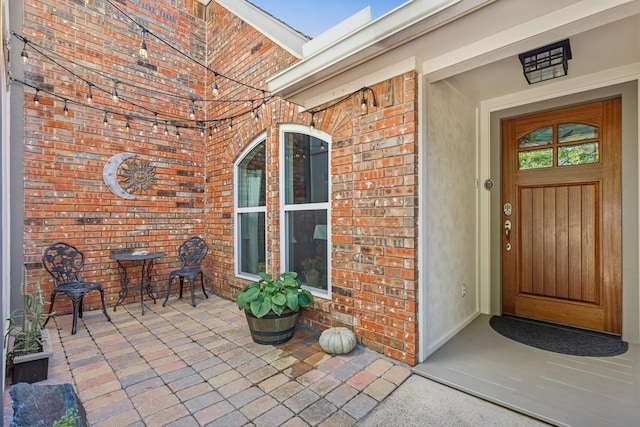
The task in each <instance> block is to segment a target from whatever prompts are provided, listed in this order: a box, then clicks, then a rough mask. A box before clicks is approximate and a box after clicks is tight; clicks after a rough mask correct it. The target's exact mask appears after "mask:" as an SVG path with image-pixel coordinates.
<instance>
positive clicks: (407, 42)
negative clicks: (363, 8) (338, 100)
mask: <svg viewBox="0 0 640 427" xmlns="http://www.w3.org/2000/svg"><path fill="white" fill-rule="evenodd" d="M438 3H439V4H438V5H435V4H434V1H433V0H431V1H428V0H413V1H410V2H408V3H405V4H404V5H402V6H400V7H398V8H397V9H395V10H393V11H391V12H389V13H388V14H387V15H384V16H383V17H381V18H379V19H378V20H376V21H372V22H370V23H369V24H368V25H365V26H363V27H361V28H360V29H359V30H358V31H356V32H354V33H352V34H349V35H347V36H346V37H344V38H342V39H340V40H337V41H335V42H334V43H332V44H330V45H327V46H326V47H325V48H324V49H318V50H316V51H315V52H314V53H313V54H311V55H309V56H305V57H304V58H303V59H302V60H301V61H300V62H299V63H297V64H295V65H293V66H291V67H289V68H288V69H286V70H284V71H283V72H281V73H279V74H278V75H276V76H274V77H273V78H271V79H270V80H268V81H267V83H268V85H269V88H270V90H271V91H272V92H273V93H274V94H276V95H279V96H282V97H284V98H285V99H288V100H290V101H292V102H295V103H297V104H299V105H302V106H304V107H305V108H312V107H314V106H316V105H319V104H321V103H323V102H327V101H329V100H331V99H335V97H336V96H340V95H343V94H345V93H349V92H352V91H354V90H357V89H358V88H360V87H363V86H366V85H371V84H373V83H376V82H379V81H381V80H384V79H385V78H390V77H393V76H397V75H399V74H400V73H403V72H407V71H410V70H415V71H417V72H419V73H421V74H423V75H424V76H425V78H426V79H427V81H429V82H435V81H439V80H443V79H447V78H450V77H453V76H457V75H460V74H462V73H465V72H468V71H470V70H476V69H479V68H481V67H484V66H486V65H488V64H493V63H496V62H499V61H504V60H506V59H512V58H516V59H515V61H517V55H518V54H519V53H521V52H524V51H527V50H531V49H534V48H537V47H540V46H543V45H545V44H549V43H552V42H555V41H557V40H560V39H564V38H569V37H571V36H573V35H576V34H580V33H584V32H586V31H589V30H591V29H595V28H600V27H602V28H604V27H605V26H606V25H607V24H611V23H614V22H616V21H619V20H622V19H624V18H628V17H630V16H632V15H637V14H639V13H640V0H607V1H594V0H557V1H554V2H531V1H529V0H509V1H506V0H497V1H494V0H456V1H440V2H438ZM631 43H632V44H633V42H632V41H631ZM635 45H636V46H637V41H636V43H635ZM635 55H636V56H637V53H635ZM596 60H597V59H596ZM394 73H395V74H394ZM516 74H517V73H516ZM514 77H517V78H520V77H521V75H520V76H514Z"/></svg>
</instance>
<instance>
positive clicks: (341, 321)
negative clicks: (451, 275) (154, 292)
mask: <svg viewBox="0 0 640 427" xmlns="http://www.w3.org/2000/svg"><path fill="white" fill-rule="evenodd" d="M169 3H170V4H169ZM115 4H116V5H118V7H122V8H124V9H125V10H126V11H127V13H130V14H132V15H133V16H134V18H135V19H136V20H138V22H141V23H143V24H144V25H145V26H146V27H148V28H150V30H151V31H154V32H156V33H159V34H161V35H162V36H163V37H164V40H167V41H170V42H171V44H173V45H174V46H176V47H178V48H179V49H181V50H182V51H184V52H186V53H187V54H189V55H190V56H191V57H192V58H195V59H197V60H199V61H200V60H202V61H206V62H207V65H208V67H209V68H210V69H211V70H215V71H216V72H218V73H220V74H223V75H228V76H233V77H235V78H237V79H239V80H242V81H243V82H245V83H247V84H249V85H251V86H255V87H258V88H265V89H266V86H265V80H266V79H267V78H268V77H269V76H271V75H273V74H275V73H277V72H279V71H281V70H283V69H285V68H286V67H288V66H289V65H291V64H292V63H294V62H295V61H296V59H295V58H294V57H292V56H291V55H290V54H289V53H287V52H285V51H284V50H283V49H282V48H280V47H279V46H277V45H276V44H275V43H273V42H272V41H271V40H270V39H268V38H267V37H264V36H263V35H261V34H260V33H258V32H257V31H256V30H255V29H254V28H253V27H251V26H250V25H248V24H246V23H244V22H242V21H241V20H240V19H238V18H237V17H235V16H234V15H232V14H231V13H229V12H228V11H226V10H225V9H224V8H223V7H221V6H220V5H218V4H217V3H216V2H212V3H211V4H210V5H209V6H207V8H206V9H205V8H203V7H202V6H201V5H199V4H198V3H197V2H195V1H189V0H187V1H184V2H181V4H182V5H179V6H173V4H174V2H155V1H151V0H148V1H145V0H139V1H131V2H120V1H116V2H115ZM116 15H117V14H116V13H115V11H113V10H112V9H111V8H110V7H109V6H107V5H106V4H105V3H104V2H102V1H100V0H95V2H94V4H92V5H89V6H85V4H84V1H72V0H66V1H57V0H45V1H25V28H24V35H25V36H27V37H29V38H33V39H35V40H38V42H39V43H43V44H46V46H47V47H48V49H52V50H55V51H56V52H58V53H59V54H60V55H64V56H70V57H73V58H75V59H74V61H79V62H82V63H87V64H90V66H91V67H93V68H96V69H99V70H100V71H102V72H107V73H108V75H110V76H118V77H119V78H121V79H122V80H131V81H134V82H136V83H138V84H140V85H141V86H146V87H149V88H151V89H153V90H158V91H164V92H166V91H169V92H172V93H176V94H180V95H183V96H187V97H188V96H189V95H192V94H202V96H205V97H207V98H209V97H211V96H210V95H209V94H211V93H212V92H211V89H212V85H213V83H214V80H215V81H216V82H217V84H218V85H219V87H220V97H221V98H224V99H236V100H244V101H243V102H236V103H233V104H232V108H231V109H229V108H228V107H229V105H228V104H222V103H217V102H203V103H202V104H197V106H198V115H199V117H198V119H199V120H205V119H209V120H217V119H220V120H221V121H220V122H219V123H217V125H218V127H219V131H218V132H215V133H212V136H213V137H212V138H208V137H207V136H205V137H201V136H200V133H199V132H198V131H196V130H193V129H191V130H188V129H184V130H181V131H180V133H181V135H182V136H181V139H180V141H178V140H176V139H175V137H174V136H173V134H174V133H175V128H174V127H173V126H172V124H173V122H172V121H171V120H168V123H169V127H170V132H171V135H169V136H164V135H163V134H162V132H158V133H154V132H153V131H152V130H151V129H150V126H149V120H147V121H144V120H137V121H136V120H133V121H131V127H132V132H130V133H126V132H124V131H123V126H124V125H125V122H126V120H125V119H124V118H123V117H113V118H112V117H109V121H110V125H109V126H108V127H107V128H104V127H103V126H102V119H103V113H102V111H100V110H92V109H89V108H86V107H85V106H84V105H83V104H82V102H83V101H82V99H83V97H84V96H85V95H86V92H87V88H86V85H83V84H82V82H80V83H78V82H76V81H74V80H73V79H72V78H71V77H69V76H68V74H67V73H65V72H64V71H63V70H60V69H58V68H56V67H55V66H52V65H48V64H44V63H43V62H37V61H30V63H29V64H28V65H27V66H26V72H27V74H26V77H25V80H26V81H27V82H28V83H30V84H33V85H38V86H39V85H46V86H47V87H48V88H49V89H50V90H52V91H55V93H58V94H61V96H65V97H69V99H72V98H73V99H78V100H79V101H80V104H79V105H73V106H70V110H71V113H70V115H69V116H64V115H63V113H62V108H63V101H61V100H58V99H55V98H52V97H49V96H46V95H44V94H41V95H40V98H41V103H40V106H38V107H36V106H34V104H33V94H34V91H33V90H30V88H26V89H25V96H24V102H25V116H26V120H25V152H26V154H25V188H26V207H25V211H26V212H25V216H26V224H25V245H26V248H25V256H26V262H27V266H28V267H29V268H30V276H31V277H32V279H33V280H41V282H42V283H43V285H44V286H43V287H44V288H45V289H50V281H49V280H48V278H46V277H44V276H43V275H42V269H41V265H40V255H41V253H42V249H43V248H44V247H45V246H46V245H48V244H50V243H52V242H53V241H56V240H66V241H69V242H71V243H74V244H77V245H78V246H79V247H80V248H82V249H84V250H85V252H86V254H87V255H88V261H87V267H86V269H85V270H86V273H85V276H86V277H87V278H90V279H93V280H97V281H100V282H101V283H103V284H104V285H105V288H106V295H107V304H108V305H113V304H114V303H115V301H116V300H117V296H118V295H117V292H118V290H119V289H120V288H119V282H118V278H119V276H118V272H117V269H116V265H115V264H114V263H113V262H112V261H110V260H109V259H108V255H109V253H110V252H111V251H114V250H121V249H123V248H128V249H147V250H163V251H167V252H169V256H167V257H166V258H163V259H161V260H160V261H159V262H158V264H157V268H156V273H155V274H156V277H158V279H159V280H160V283H164V280H166V277H167V275H168V272H169V271H170V269H171V268H175V267H177V265H178V264H179V263H178V259H177V255H176V252H175V248H176V247H177V245H178V244H179V243H181V242H182V241H183V240H184V239H186V238H187V237H189V236H191V235H196V234H202V235H204V237H205V238H206V239H207V241H208V242H209V244H210V248H211V250H210V255H209V256H208V257H207V260H206V264H205V276H206V281H207V283H208V286H209V287H211V288H212V290H213V291H214V292H215V293H216V294H218V295H220V296H223V297H225V298H233V297H234V295H235V293H236V292H237V291H238V290H239V289H241V288H242V287H244V286H245V285H246V284H247V281H246V280H242V279H238V278H236V277H235V275H234V273H233V272H234V229H233V225H234V210H233V195H234V193H233V164H234V162H235V161H236V160H237V158H238V156H239V155H240V153H241V152H242V151H243V150H244V149H245V148H246V147H247V146H248V145H249V144H250V143H251V142H252V141H253V140H254V138H256V137H257V136H258V135H260V134H261V133H262V132H264V133H265V134H266V143H267V162H268V164H267V171H268V176H267V183H268V188H267V234H268V235H267V242H268V259H267V265H268V267H267V268H268V270H269V271H280V265H279V264H280V248H279V245H280V241H279V236H280V224H279V220H280V213H279V207H280V199H279V197H280V195H279V170H278V165H279V155H280V153H279V146H280V145H279V141H278V137H279V125H280V124H282V123H297V124H303V125H308V124H309V122H310V119H311V117H310V115H309V114H308V113H305V112H300V111H299V108H298V106H296V105H293V104H291V103H288V102H286V101H284V100H282V99H278V98H274V99H270V100H269V102H268V103H267V105H266V106H264V107H262V108H260V109H259V110H258V114H259V119H258V120H257V121H256V120H254V119H250V118H249V116H248V114H241V113H243V112H246V111H248V108H250V107H251V105H252V104H254V103H255V106H256V107H257V106H258V105H259V103H258V100H259V99H260V98H261V97H262V96H263V95H264V93H261V92H259V91H258V92H256V91H255V90H252V89H250V88H247V87H245V86H241V85H237V84H233V82H229V81H226V80H225V79H223V78H215V79H214V76H213V74H212V73H210V72H205V71H204V70H203V69H202V67H199V66H197V65H194V64H193V63H191V62H189V61H186V60H185V59H184V57H181V56H180V55H178V54H177V53H176V52H175V51H173V50H172V49H169V48H168V47H166V46H163V45H162V43H159V42H157V41H154V40H153V39H149V38H147V44H148V47H149V52H150V61H149V63H144V62H141V61H140V60H139V58H137V57H136V56H135V50H136V48H137V46H138V45H139V43H140V36H139V33H136V32H135V31H134V30H136V28H135V26H133V25H131V24H130V23H128V22H126V20H125V19H123V18H118V19H115V20H114V16H116ZM30 56H31V57H32V58H33V57H34V56H36V55H35V53H31V52H30ZM109 83H110V81H109V79H107V82H106V83H103V85H105V86H107V87H110V86H109ZM416 87H417V82H416V76H415V75H414V74H412V73H411V74H406V75H402V76H398V77H395V78H393V79H390V80H387V81H384V82H380V83H378V84H375V85H373V86H371V88H372V89H373V90H374V91H375V93H376V95H377V100H378V107H377V108H374V107H371V108H370V110H369V112H368V113H366V114H362V113H361V111H360V105H359V101H360V99H359V98H358V97H357V96H355V97H353V98H349V99H347V100H345V101H343V102H342V103H340V104H338V105H332V104H333V102H329V103H328V104H327V106H329V105H332V106H331V107H330V108H327V109H326V110H323V111H321V112H319V113H317V114H316V115H315V121H316V128H317V129H319V130H322V131H324V132H326V133H328V134H329V135H331V137H332V145H331V172H332V178H331V179H332V192H333V193H332V197H331V205H332V218H331V221H332V236H331V240H332V259H331V269H332V280H333V282H332V290H333V292H332V297H331V299H330V300H329V299H322V298H316V304H315V307H314V309H312V310H306V311H305V313H304V317H303V319H302V322H303V323H305V324H307V325H308V326H311V327H314V328H317V329H319V330H321V329H325V328H326V327H328V326H342V325H344V326H348V327H350V328H352V329H353V330H354V331H355V333H356V335H357V336H358V338H359V340H360V341H361V342H362V343H363V344H364V345H366V346H368V347H371V348H373V349H375V350H377V351H379V352H381V353H384V354H386V355H388V356H390V357H393V358H395V359H398V360H402V361H405V362H407V363H410V364H414V363H416V362H417V352H416V346H417V295H416V294H417V268H416V257H417V244H416V241H417V238H418V236H417V234H416V233H417V203H416V194H417V138H416V123H417V117H416V105H417V98H416ZM122 93H123V94H124V93H127V90H126V89H122ZM128 95H129V96H130V97H131V98H133V100H134V101H135V102H136V103H140V104H141V105H143V106H147V105H152V106H153V110H154V111H156V112H159V113H160V116H168V117H174V118H176V122H177V121H182V122H184V121H186V122H188V108H189V102H188V101H184V100H176V99H167V98H166V97H164V98H163V97H161V96H152V95H150V94H149V93H144V92H139V91H138V92H137V91H134V90H131V91H129V92H128ZM99 97H100V98H104V99H102V100H101V102H103V103H104V104H105V105H107V106H108V107H109V108H111V107H112V105H111V101H110V100H109V99H108V95H107V94H100V95H99ZM252 100H253V101H254V102H252ZM129 108H130V111H131V112H132V113H141V114H143V113H142V112H143V111H144V110H143V109H141V108H140V107H129ZM234 115H236V116H237V118H236V119H234V122H233V128H232V129H229V127H228V121H225V120H224V119H225V118H227V117H230V116H234ZM151 116H153V114H151ZM178 119H180V120H178ZM183 119H184V120H183ZM160 127H161V129H162V128H163V127H164V121H163V120H161V121H160ZM205 133H206V134H208V133H209V130H208V129H206V132H205ZM124 151H130V152H134V153H135V154H137V155H138V156H139V157H140V158H142V159H144V160H147V161H149V162H151V164H152V165H154V166H155V167H156V171H157V175H156V176H157V182H156V184H155V185H154V186H153V188H152V189H151V190H150V191H146V192H144V193H143V194H141V195H139V197H138V198H137V199H136V200H132V201H130V200H125V199H122V198H119V197H117V196H115V195H113V194H112V193H111V192H109V190H108V189H107V188H106V186H105V184H104V183H103V182H102V168H103V166H104V163H105V162H106V161H107V160H108V159H109V158H110V157H111V156H113V155H114V154H117V153H120V152H124ZM159 293H160V294H161V295H164V288H162V289H160V290H159ZM134 299H135V297H130V298H129V300H128V302H130V301H134ZM87 302H88V303H89V304H90V306H91V307H92V308H96V307H97V304H98V301H97V299H96V298H95V297H94V298H93V299H89V300H88V301H87ZM56 307H57V308H56V309H57V311H62V312H64V311H65V309H66V310H67V311H68V306H67V307H64V306H60V307H59V306H56ZM58 309H61V310H58Z"/></svg>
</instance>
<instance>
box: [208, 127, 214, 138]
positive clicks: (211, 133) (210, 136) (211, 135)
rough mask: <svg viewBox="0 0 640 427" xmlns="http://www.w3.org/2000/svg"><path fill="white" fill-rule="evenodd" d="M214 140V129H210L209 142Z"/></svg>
mask: <svg viewBox="0 0 640 427" xmlns="http://www.w3.org/2000/svg"><path fill="white" fill-rule="evenodd" d="M211 139H213V128H209V140H211Z"/></svg>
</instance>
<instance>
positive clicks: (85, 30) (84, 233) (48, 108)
mask: <svg viewBox="0 0 640 427" xmlns="http://www.w3.org/2000/svg"><path fill="white" fill-rule="evenodd" d="M178 3H180V6H174V4H175V2H155V1H127V2H123V1H113V4H114V5H116V6H117V7H119V8H121V9H122V10H123V11H125V12H126V13H127V14H129V15H130V16H131V17H132V18H133V19H134V20H135V21H136V22H138V23H140V24H142V25H144V26H145V27H146V28H148V29H149V30H150V31H152V32H153V33H155V34H158V36H159V37H162V39H163V40H167V41H169V43H170V45H173V47H176V48H177V49H178V50H179V51H183V52H185V53H187V54H188V55H190V56H191V57H192V58H194V59H196V60H198V61H200V62H202V63H203V64H204V63H205V56H206V31H205V30H206V21H205V20H204V18H205V16H204V12H205V9H204V8H203V7H202V5H200V4H199V3H198V2H196V1H195V0H185V1H181V2H178ZM17 32H19V31H17ZM22 35H24V36H25V37H27V38H28V39H29V40H30V41H32V42H33V43H34V45H36V46H37V47H36V46H34V47H28V48H27V50H28V52H29V62H28V63H27V64H26V65H25V66H24V78H23V80H24V81H25V83H27V85H31V86H34V87H38V88H40V89H42V91H41V92H39V98H40V105H39V106H36V105H35V104H34V101H33V98H34V94H35V90H34V89H33V88H31V87H28V86H25V87H24V114H25V123H24V127H25V140H24V144H25V158H24V175H25V225H24V227H25V228H24V231H25V262H26V265H27V268H28V272H29V276H30V282H32V283H34V282H35V281H39V282H41V284H42V287H43V289H44V290H45V293H46V295H47V296H48V290H50V289H51V286H52V283H51V280H50V278H49V277H48V275H45V274H43V273H44V270H43V269H42V267H41V263H40V260H41V254H42V251H43V249H44V248H45V247H46V246H48V245H49V244H51V243H53V242H55V241H58V240H62V241H67V242H69V243H72V244H74V245H77V246H78V247H79V248H80V249H81V250H83V251H84V252H85V255H86V256H87V260H86V266H85V269H84V270H85V273H84V277H85V278H86V279H89V280H95V281H98V282H100V283H102V284H103V285H104V287H105V291H106V292H105V294H106V300H107V305H108V306H112V305H113V304H115V302H116V301H117V299H118V291H119V290H120V285H119V275H118V271H117V266H116V264H115V262H114V261H111V260H110V259H109V258H108V256H109V254H110V253H111V252H113V251H119V250H123V249H145V250H149V251H166V252H167V253H168V256H167V257H165V258H163V259H161V260H159V262H158V263H157V268H156V276H157V277H158V279H159V280H161V283H163V284H164V283H166V279H167V275H168V271H169V270H170V269H171V268H176V267H177V266H178V265H180V262H179V260H178V257H177V253H176V248H177V246H178V245H179V244H180V243H181V242H182V241H184V240H185V239H186V238H188V237H190V236H192V235H200V234H201V235H204V233H205V224H204V222H203V210H204V198H205V194H204V170H205V162H204V149H205V145H204V138H202V137H201V136H200V133H199V132H198V131H196V130H194V129H191V130H188V129H181V130H180V133H181V139H180V140H179V141H178V140H176V138H175V136H174V135H175V131H176V128H175V127H174V126H173V124H177V123H179V122H180V123H185V124H188V123H189V111H188V107H189V105H190V101H189V99H188V98H189V96H193V95H194V94H196V95H197V94H199V93H202V92H203V91H204V87H205V84H206V79H205V76H206V73H205V72H204V68H203V67H202V66H199V65H197V64H195V63H194V62H190V61H186V60H185V59H184V57H183V56H181V55H179V54H178V52H177V51H176V50H174V49H173V48H172V47H171V46H168V45H166V44H163V43H161V42H160V41H158V40H156V39H154V38H152V37H147V38H146V42H147V45H148V49H149V60H148V62H145V61H143V60H142V58H140V57H139V56H138V54H137V50H138V47H139V45H140V42H141V31H140V29H139V28H138V27H137V26H136V25H135V24H133V23H131V21H130V20H127V19H126V18H125V17H124V16H123V15H122V14H121V13H119V12H118V11H117V10H115V9H114V8H113V7H112V6H111V5H108V4H107V3H106V2H104V1H101V0H95V1H93V2H89V4H85V2H84V1H78V0H75V1H74V0H63V1H61V0H37V1H36V0H25V1H24V27H23V28H22ZM12 45H13V46H17V48H19V49H22V43H19V42H18V41H17V40H15V38H14V41H13V43H12ZM37 50H40V51H41V52H42V53H43V54H41V53H38V52H37ZM47 57H49V58H47ZM51 59H53V61H52V60H51ZM12 66H13V67H16V65H15V64H12ZM74 74H75V75H74ZM76 75H77V76H76ZM78 76H79V77H78ZM14 77H15V78H18V79H19V78H21V73H18V72H16V71H14ZM114 79H117V80H119V83H118V85H117V86H116V87H117V90H118V92H119V96H120V99H121V100H120V102H117V103H116V102H113V101H112V100H111V97H110V93H109V91H110V90H111V88H112V87H113V81H114ZM87 80H88V81H91V82H92V83H93V84H95V87H92V95H93V98H94V102H93V104H92V105H93V106H94V107H95V108H90V107H88V106H87V105H86V103H85V97H86V95H87V93H88V87H89V86H88V84H86V81H87ZM136 86H137V87H136ZM139 87H142V88H147V89H146V90H140V89H139ZM100 88H104V89H106V91H107V92H106V93H105V92H103V91H101V90H100ZM155 91H157V92H155ZM166 92H171V93H174V94H176V95H178V96H179V98H168V97H166V96H163V95H162V93H166ZM64 99H67V100H68V102H67V106H68V109H69V114H68V116H66V115H65V114H64V112H63V109H64ZM125 100H128V101H130V102H125ZM134 104H135V105H134ZM196 105H197V107H198V114H199V115H201V116H203V115H204V114H205V113H204V112H203V111H202V110H203V108H204V104H196ZM105 111H107V112H108V113H107V118H108V125H107V126H106V127H104V126H103V118H104V116H105ZM152 111H153V112H157V113H158V117H159V118H160V119H161V120H160V131H159V132H157V133H155V132H153V130H152V128H151V126H150V123H151V120H152V119H153V117H154V115H153V113H152ZM126 116H129V123H130V127H131V131H130V132H125V130H124V128H125V126H126V122H127V118H126ZM144 117H146V118H144ZM165 120H166V123H167V125H168V127H169V129H170V132H171V134H170V135H169V136H165V135H164V134H163V132H162V128H163V127H164V125H165ZM122 152H132V153H134V154H136V155H137V159H136V160H142V161H145V162H149V164H150V165H151V166H153V167H155V168H156V183H155V184H154V185H153V186H152V187H151V189H149V190H147V191H144V192H142V193H141V194H137V195H136V197H137V198H136V199H135V200H127V199H123V198H120V197H118V196H116V195H114V194H112V193H111V192H110V191H109V189H108V188H107V187H106V185H105V184H104V182H103V166H104V165H105V162H106V161H107V160H109V158H111V157H112V156H114V155H115V154H118V153H122ZM133 277H135V278H137V277H138V275H137V274H136V275H135V276H133ZM164 289H165V288H164V286H163V287H162V290H161V291H160V293H161V294H162V295H164ZM136 294H138V293H137V292H130V294H129V295H131V296H130V297H129V299H128V301H134V300H135V299H137V298H139V297H138V296H136ZM58 300H59V301H58V302H56V306H55V309H56V311H57V312H59V313H64V312H68V311H69V309H70V304H69V302H68V299H67V298H66V297H59V298H58ZM85 303H86V304H88V308H97V307H99V298H98V293H90V294H89V295H87V297H86V298H85Z"/></svg>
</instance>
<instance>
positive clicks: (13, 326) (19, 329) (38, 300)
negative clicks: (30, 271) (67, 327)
mask: <svg viewBox="0 0 640 427" xmlns="http://www.w3.org/2000/svg"><path fill="white" fill-rule="evenodd" d="M26 277H27V275H26V271H25V269H24V268H23V269H22V286H21V291H22V308H21V309H18V310H15V311H13V312H12V313H11V315H10V316H9V319H8V321H9V326H8V328H7V333H6V335H5V348H6V346H7V344H8V339H9V337H10V336H13V351H12V357H15V356H23V355H26V354H32V353H37V352H39V351H41V350H42V325H43V324H44V321H45V319H46V318H47V315H46V314H43V310H44V306H45V302H44V296H43V292H42V289H40V284H39V283H36V285H35V287H34V290H33V291H32V292H27V278H26ZM17 319H20V321H18V320H17ZM10 361H11V360H9V358H8V360H7V362H9V363H10Z"/></svg>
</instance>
